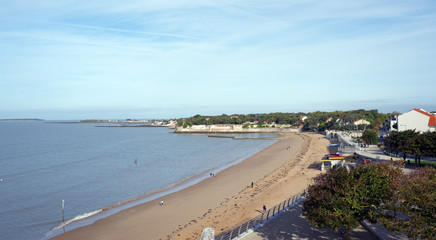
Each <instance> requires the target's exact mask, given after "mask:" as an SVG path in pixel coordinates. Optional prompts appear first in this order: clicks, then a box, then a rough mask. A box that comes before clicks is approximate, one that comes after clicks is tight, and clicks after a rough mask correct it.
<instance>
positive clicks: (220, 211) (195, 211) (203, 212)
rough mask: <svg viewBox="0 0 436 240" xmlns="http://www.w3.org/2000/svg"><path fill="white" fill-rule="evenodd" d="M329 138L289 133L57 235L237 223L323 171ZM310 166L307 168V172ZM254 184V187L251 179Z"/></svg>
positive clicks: (160, 231)
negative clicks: (163, 192) (186, 183)
mask: <svg viewBox="0 0 436 240" xmlns="http://www.w3.org/2000/svg"><path fill="white" fill-rule="evenodd" d="M327 145H328V140H327V139H325V138H323V135H319V134H313V133H289V134H286V135H284V136H282V137H281V138H280V139H279V141H278V142H277V143H275V144H273V145H271V146H269V147H268V148H266V149H264V150H263V151H261V152H259V153H257V154H255V155H254V156H252V157H250V158H248V159H246V160H245V161H243V162H241V163H239V164H237V165H234V166H232V167H230V168H228V169H226V170H224V171H222V172H220V173H218V174H216V176H213V177H210V178H208V179H206V180H204V181H202V182H200V183H198V184H195V185H193V186H191V187H188V188H186V189H183V190H181V191H179V192H175V193H172V194H170V195H167V196H165V197H164V198H163V201H164V205H163V206H160V204H159V202H160V201H161V199H157V200H155V201H151V202H148V203H145V204H141V205H138V206H135V207H132V208H129V209H126V210H123V211H120V212H118V213H116V214H114V215H112V216H109V217H107V218H104V219H101V220H98V221H97V222H95V223H94V224H92V225H89V226H85V227H82V228H79V229H75V230H72V231H70V232H67V233H65V234H62V235H60V236H57V237H55V238H53V239H199V238H200V236H201V232H202V229H203V228H205V227H213V228H215V235H219V234H220V233H222V232H226V231H228V230H231V229H233V228H234V227H236V226H238V225H240V224H242V223H244V222H245V221H247V220H249V219H251V218H253V217H255V216H257V215H258V214H259V212H260V211H261V210H262V206H263V204H265V205H266V206H267V207H268V208H269V207H270V206H274V205H276V204H277V203H279V202H281V201H283V200H284V199H286V198H288V197H290V196H291V195H293V194H295V193H297V192H299V191H301V190H302V189H304V188H306V187H307V186H308V184H309V183H310V182H311V179H312V178H313V177H314V176H316V175H318V174H319V173H320V170H319V167H320V164H319V159H320V158H321V157H322V156H323V155H324V154H326V153H327V152H328V151H327ZM303 170H304V173H303ZM252 182H253V183H254V187H253V188H251V183H252Z"/></svg>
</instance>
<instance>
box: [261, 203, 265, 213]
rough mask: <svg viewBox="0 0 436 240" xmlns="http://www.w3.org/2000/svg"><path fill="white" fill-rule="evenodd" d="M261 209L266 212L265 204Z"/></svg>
mask: <svg viewBox="0 0 436 240" xmlns="http://www.w3.org/2000/svg"><path fill="white" fill-rule="evenodd" d="M262 208H263V211H264V212H266V206H265V204H264V205H263V207H262Z"/></svg>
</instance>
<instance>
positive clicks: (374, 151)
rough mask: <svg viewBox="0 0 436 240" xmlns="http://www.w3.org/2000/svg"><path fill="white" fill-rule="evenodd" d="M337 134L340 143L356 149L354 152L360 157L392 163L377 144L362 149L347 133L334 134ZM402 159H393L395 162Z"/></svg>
mask: <svg viewBox="0 0 436 240" xmlns="http://www.w3.org/2000/svg"><path fill="white" fill-rule="evenodd" d="M334 133H337V135H338V138H339V139H340V140H339V141H341V139H342V141H343V142H345V143H346V144H348V145H349V146H350V147H351V148H354V152H356V153H357V154H359V155H360V156H364V157H367V158H372V159H376V160H386V161H390V160H391V157H390V156H387V155H385V154H384V153H383V152H382V150H381V149H380V148H379V147H378V146H377V145H375V144H372V145H369V146H368V147H360V146H359V144H358V143H357V142H356V141H354V139H352V138H351V135H350V134H348V133H346V132H334ZM401 159H402V158H395V157H394V158H393V160H401Z"/></svg>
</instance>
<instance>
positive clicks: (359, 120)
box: [354, 119, 371, 125]
mask: <svg viewBox="0 0 436 240" xmlns="http://www.w3.org/2000/svg"><path fill="white" fill-rule="evenodd" d="M369 124H371V123H370V122H368V121H366V120H365V119H358V120H356V121H354V125H369Z"/></svg>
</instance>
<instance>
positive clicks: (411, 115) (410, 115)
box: [397, 108, 436, 133]
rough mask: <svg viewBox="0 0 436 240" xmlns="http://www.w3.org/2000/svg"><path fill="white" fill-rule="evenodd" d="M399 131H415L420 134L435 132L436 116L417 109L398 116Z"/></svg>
mask: <svg viewBox="0 0 436 240" xmlns="http://www.w3.org/2000/svg"><path fill="white" fill-rule="evenodd" d="M397 119H398V120H397V121H398V123H397V124H398V131H399V132H401V131H406V130H409V129H410V130H413V129H415V130H416V131H418V132H421V133H424V132H434V131H435V128H436V116H435V115H434V114H431V113H429V112H427V111H425V110H423V109H418V108H415V109H413V110H410V111H408V112H406V113H403V114H401V115H399V116H398V118H397Z"/></svg>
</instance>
